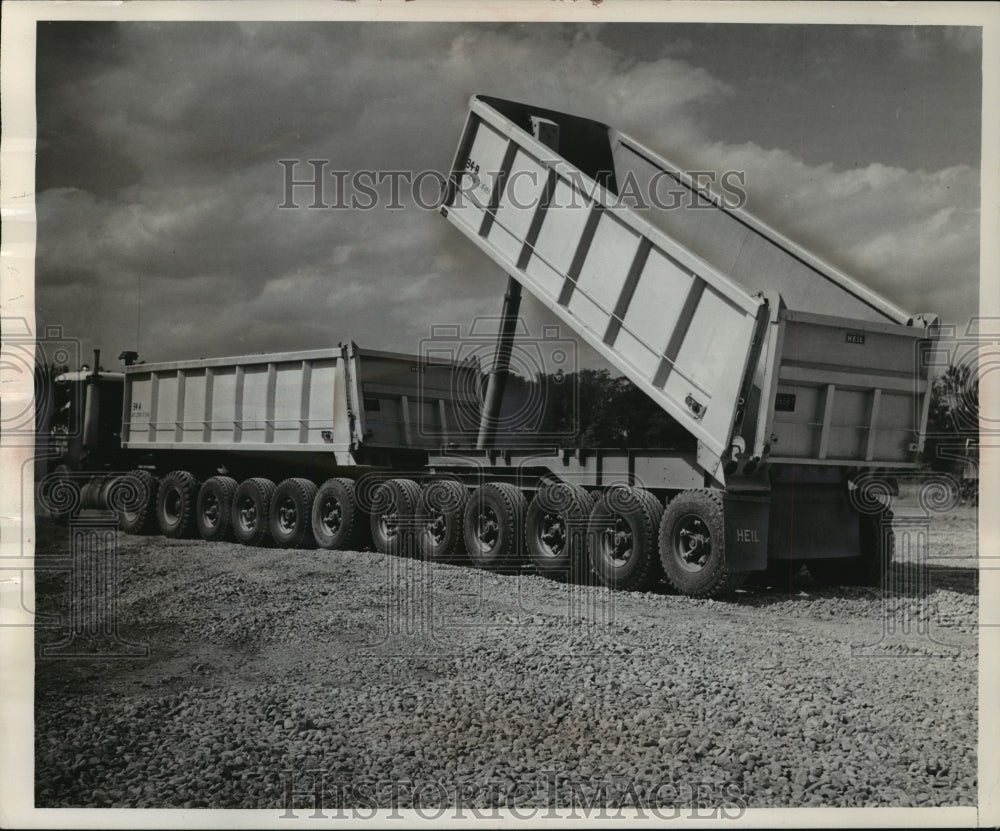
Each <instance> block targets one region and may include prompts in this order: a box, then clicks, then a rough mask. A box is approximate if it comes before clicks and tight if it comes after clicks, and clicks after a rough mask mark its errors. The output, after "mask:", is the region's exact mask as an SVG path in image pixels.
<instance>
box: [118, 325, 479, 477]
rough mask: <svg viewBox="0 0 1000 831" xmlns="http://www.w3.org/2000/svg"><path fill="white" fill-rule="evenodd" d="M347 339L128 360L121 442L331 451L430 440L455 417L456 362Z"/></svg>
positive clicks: (341, 454) (343, 454)
mask: <svg viewBox="0 0 1000 831" xmlns="http://www.w3.org/2000/svg"><path fill="white" fill-rule="evenodd" d="M465 371H473V372H478V370H477V369H475V368H473V369H469V368H468V367H464V366H462V367H456V366H452V365H449V364H446V363H442V362H437V363H436V364H433V365H432V364H429V363H427V362H426V361H424V360H423V359H421V358H419V357H417V356H415V355H404V354H399V353H395V352H380V351H376V350H373V349H359V348H358V347H357V346H355V345H354V344H350V345H349V346H343V347H337V348H333V349H315V350H311V351H308V352H281V353H270V354H258V355H242V356H237V357H228V358H207V359H200V360H193V361H173V362H170V363H155V364H137V365H135V366H130V367H127V368H126V370H125V397H124V417H123V428H122V446H123V447H125V448H129V449H133V450H163V449H171V450H215V451H240V452H247V451H250V452H255V451H256V452H261V451H277V450H280V451H284V452H293V451H294V452H302V453H337V454H338V459H341V460H342V461H341V463H342V464H351V463H352V462H351V456H350V453H349V451H353V450H356V449H357V448H359V447H360V446H362V445H364V446H365V447H368V448H372V447H374V448H431V447H434V448H436V447H439V446H440V444H442V442H443V441H444V440H446V439H447V436H448V429H449V425H450V426H451V428H452V429H454V425H455V424H456V423H457V421H458V413H457V411H456V408H457V407H458V406H459V405H458V404H457V403H456V400H457V399H456V389H457V388H458V387H459V385H458V384H457V383H456V375H455V373H456V372H465Z"/></svg>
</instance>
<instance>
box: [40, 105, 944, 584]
mask: <svg viewBox="0 0 1000 831" xmlns="http://www.w3.org/2000/svg"><path fill="white" fill-rule="evenodd" d="M664 183H665V184H666V185H667V186H668V188H669V189H670V191H671V193H672V196H673V197H676V196H677V195H678V194H680V195H681V196H682V197H683V198H681V199H679V200H678V199H676V198H672V199H671V200H670V201H669V203H667V202H664V201H662V200H659V199H655V198H652V197H653V195H654V194H655V193H662V186H663V185H664ZM658 188H659V189H660V190H659V191H658V190H657V189H658ZM643 192H645V194H646V195H647V197H648V198H646V199H645V200H643V199H641V198H640V199H636V194H637V193H638V194H639V195H640V197H641V195H642V194H643ZM440 211H441V214H442V215H443V216H444V217H446V218H447V220H448V221H449V222H451V223H452V224H453V225H454V226H455V227H456V228H457V229H458V230H459V231H461V232H462V233H463V234H464V235H465V236H467V237H468V238H469V239H470V240H471V241H472V242H473V243H474V244H475V245H477V246H478V247H479V248H480V249H481V250H482V251H483V252H484V253H485V254H486V255H487V256H488V257H489V258H491V259H492V260H493V261H494V262H496V263H497V264H498V265H499V266H500V267H501V269H502V271H503V272H505V273H506V275H507V276H508V283H507V293H506V295H505V300H504V310H503V316H502V320H501V325H500V330H499V334H498V336H497V342H496V350H495V360H494V365H493V367H492V370H491V371H490V372H489V373H488V374H487V373H485V372H484V371H483V370H482V369H481V367H480V366H479V364H471V363H469V362H467V361H457V360H453V359H451V358H441V357H440V354H439V353H438V352H437V351H435V350H434V349H433V342H432V341H433V339H430V340H431V346H430V347H428V348H426V349H423V348H422V351H421V353H420V354H418V355H412V356H408V355H398V354H393V353H380V352H372V351H366V350H361V349H358V347H356V346H355V345H354V344H348V345H346V346H345V345H342V346H341V347H338V348H337V349H334V350H325V351H324V350H320V351H315V352H304V353H285V354H274V355H260V356H246V357H240V358H225V359H215V360H201V361H186V362H181V363H171V364H166V363H163V364H134V363H133V364H132V365H130V366H126V367H125V371H124V374H123V377H122V380H121V383H120V385H119V386H120V387H121V390H120V396H121V406H122V412H123V417H122V421H121V432H120V437H119V439H118V442H117V444H116V445H115V446H114V447H113V448H112V450H111V451H109V452H107V453H104V452H102V450H101V448H100V447H97V446H96V444H95V443H98V444H99V443H100V441H99V440H98V439H97V438H96V437H97V436H99V435H100V436H102V437H103V440H102V441H103V442H104V444H105V445H106V444H107V430H106V429H105V430H104V431H103V432H101V431H100V430H97V429H96V428H95V427H92V426H91V425H90V422H87V423H85V424H83V425H82V427H81V433H82V435H83V436H84V437H85V440H84V445H87V439H86V437H87V436H88V435H89V436H91V439H90V445H89V446H87V447H85V448H84V450H85V451H86V452H85V454H84V455H85V457H86V459H85V461H84V462H83V463H82V464H81V463H79V462H78V463H77V464H76V467H81V468H83V470H82V471H80V472H78V473H76V474H74V475H76V476H77V477H78V478H79V477H80V476H84V477H85V476H86V473H87V469H90V470H93V469H94V468H99V467H101V466H102V465H103V467H104V468H106V469H109V468H110V467H118V468H121V467H122V466H123V465H126V464H127V465H129V466H133V467H134V470H133V471H132V472H131V473H130V474H128V475H124V476H123V475H120V474H115V475H112V474H111V473H110V472H109V473H105V474H104V478H103V479H102V480H101V482H102V483H103V484H102V485H100V486H96V485H94V484H93V481H91V482H90V483H89V485H88V487H89V491H88V493H89V494H91V496H90V499H91V501H92V502H94V501H96V502H99V503H101V504H104V505H106V506H110V507H112V508H113V509H115V510H117V511H118V513H119V517H120V521H121V524H122V527H123V528H124V529H125V530H128V531H139V530H143V529H146V528H149V527H151V525H152V524H154V522H155V526H156V527H159V529H160V530H161V531H162V532H163V533H165V534H167V535H171V536H177V535H183V534H188V533H191V532H192V530H193V529H197V531H198V532H199V533H200V534H201V536H202V537H204V538H206V539H226V538H229V537H230V536H234V537H235V538H236V539H237V540H239V541H241V542H244V543H247V544H262V543H265V542H269V541H273V542H274V543H277V544H279V545H284V546H301V545H314V544H315V545H318V546H320V547H325V548H344V547H349V546H357V545H362V544H364V543H365V538H366V537H370V542H371V543H372V544H373V545H374V546H375V547H377V548H378V549H379V550H382V551H386V552H390V553H419V554H420V555H421V556H424V557H428V558H434V559H439V558H446V557H456V556H462V555H464V556H467V557H468V559H469V560H470V561H471V562H472V563H473V564H474V565H477V566H480V567H484V568H493V569H499V570H511V569H517V568H520V567H521V566H522V565H524V564H526V563H528V564H532V565H533V566H534V567H535V568H536V569H537V570H538V571H539V572H541V573H544V574H549V575H552V576H560V577H574V576H575V577H577V578H579V577H585V576H593V577H595V578H596V579H597V580H599V581H600V582H601V583H604V584H606V585H609V586H613V587H616V588H623V589H642V588H646V587H649V586H651V585H653V584H654V583H655V582H657V581H658V580H660V579H661V578H662V577H664V576H665V577H666V578H667V580H668V581H669V582H670V583H671V584H672V585H673V586H675V587H676V588H677V589H678V590H680V591H681V592H684V593H688V594H693V595H701V596H716V595H720V594H725V593H727V592H731V591H733V590H734V589H736V588H737V587H738V586H739V585H740V584H741V583H742V582H743V580H744V579H745V578H746V576H747V575H748V574H750V573H753V572H760V571H765V570H768V569H772V570H774V569H777V570H779V571H780V570H781V569H782V568H783V567H787V566H789V565H790V564H792V563H801V562H806V563H808V565H809V568H810V571H811V572H812V573H813V575H814V576H815V577H816V578H817V579H819V580H821V581H824V582H859V581H868V582H871V581H877V580H878V579H879V575H880V574H881V573H882V571H883V570H884V568H885V567H886V564H887V562H888V561H889V560H890V559H891V549H892V536H891V529H890V527H889V513H888V511H887V501H886V499H885V498H884V497H885V493H886V491H885V489H884V488H883V487H882V486H881V484H879V483H881V482H882V481H884V480H885V479H886V478H891V475H892V474H893V473H894V472H899V471H903V470H907V469H912V468H914V467H915V466H916V465H917V464H918V463H919V461H920V453H921V451H922V442H923V435H924V431H925V427H926V419H927V410H928V404H929V395H930V378H929V375H928V372H929V370H927V369H923V367H925V366H926V365H927V363H926V362H923V361H922V359H921V355H922V353H923V350H925V349H927V348H929V346H930V345H932V344H933V342H934V339H935V338H936V336H937V322H936V319H935V318H933V317H932V316H928V315H923V316H914V315H910V314H908V313H906V312H904V311H903V310H901V309H899V308H897V307H896V306H895V305H893V304H892V303H890V302H889V301H888V300H886V299H884V298H882V297H880V296H878V295H877V294H876V293H875V292H873V291H871V290H870V289H868V288H866V287H865V286H863V285H861V284H860V283H859V282H857V281H855V280H853V279H852V278H850V277H849V276H847V275H845V274H843V273H842V272H840V271H839V270H837V269H835V268H833V267H832V266H830V265H828V264H827V263H825V262H823V261H822V260H820V259H819V258H817V257H815V256H814V255H812V254H810V253H809V252H807V251H806V250H804V249H803V248H801V247H800V246H797V245H796V244H794V243H793V242H791V241H790V240H788V239H786V238H785V237H784V236H782V235H781V234H779V233H778V232H776V231H775V230H774V229H772V228H770V227H769V226H768V225H766V224H765V223H763V222H761V221H760V220H758V219H757V218H755V217H754V216H752V215H751V214H750V213H749V212H747V211H746V210H744V209H743V208H741V207H739V206H733V205H729V204H727V203H726V201H724V200H723V199H722V198H720V197H718V196H717V195H715V194H713V193H712V192H710V191H706V190H704V189H703V188H701V187H699V185H698V183H697V182H695V181H693V180H692V179H691V177H689V176H688V175H687V174H686V173H685V172H684V171H682V170H681V169H679V168H678V167H677V166H675V165H673V164H671V163H670V162H668V161H667V160H665V159H664V158H662V157H661V156H659V155H657V154H656V153H655V152H654V151H652V150H650V149H649V148H646V147H644V146H643V145H641V144H640V143H638V142H636V141H635V140H633V139H631V138H630V137H628V136H626V135H624V134H623V133H621V132H619V131H617V130H615V129H613V128H610V127H608V126H607V125H604V124H601V123H599V122H596V121H592V120H589V119H583V118H579V117H577V116H571V115H567V114H564V113H559V112H556V111H552V110H548V109H543V108H538V107H534V106H531V105H527V104H521V103H517V102H511V101H504V100H501V99H495V98H488V97H481V96H477V97H475V98H474V99H473V100H472V102H471V104H470V108H469V112H468V116H467V119H466V123H465V127H464V129H463V131H462V135H461V138H460V141H459V145H458V149H457V152H456V155H455V158H454V162H453V165H452V171H451V175H450V178H449V180H448V187H447V191H446V193H445V195H444V198H443V200H442V203H441V206H440ZM522 289H526V290H527V291H529V292H530V293H531V295H533V296H534V298H535V299H536V300H537V301H538V302H540V303H541V304H542V305H543V306H544V307H545V308H547V309H548V310H549V311H550V312H551V313H552V314H553V315H554V316H555V317H556V318H557V319H558V320H559V321H561V323H562V324H563V325H564V326H565V327H566V328H567V329H568V330H569V331H571V332H572V333H573V334H574V335H575V336H576V337H578V338H580V339H582V340H583V341H585V342H586V343H587V344H589V346H591V347H592V348H593V349H594V350H596V352H597V353H598V354H600V355H601V356H602V357H603V358H604V360H606V361H607V362H608V363H609V364H610V365H612V366H613V367H615V368H616V369H617V370H618V371H620V372H621V373H622V374H623V375H624V376H625V377H627V378H628V379H629V380H630V381H631V382H632V383H634V384H635V385H636V386H637V387H638V388H639V389H640V390H642V391H643V392H644V393H645V394H646V395H647V396H649V398H650V399H651V400H652V401H654V402H655V403H656V404H657V405H658V406H659V407H660V408H662V410H663V411H664V412H665V413H666V414H667V415H669V416H670V417H671V418H672V419H673V420H674V422H676V423H677V424H678V425H679V426H680V428H681V429H682V431H683V435H685V436H686V437H687V439H688V440H687V441H683V442H680V443H678V445H677V446H673V447H669V448H667V447H663V448H652V449H650V448H635V449H631V450H617V449H607V448H589V449H579V448H566V447H561V446H546V447H543V446H539V445H538V442H530V441H525V442H523V446H518V445H517V443H516V442H515V443H512V442H511V440H510V436H506V437H505V438H504V440H503V441H500V440H499V436H498V430H500V429H501V428H502V424H503V417H502V416H503V409H502V407H503V400H504V381H505V379H506V378H507V374H508V373H507V370H508V362H509V360H510V355H511V351H512V349H513V346H514V339H515V333H516V331H517V316H518V307H519V302H520V297H521V291H522ZM96 365H97V363H96V362H95V366H96ZM94 376H97V377H90V378H88V379H87V385H88V395H87V396H82V399H86V400H88V401H90V400H91V399H94V403H93V404H92V406H91V408H90V409H88V410H87V411H86V412H85V414H84V415H85V416H86V417H87V418H89V419H90V420H91V421H93V418H94V413H95V412H97V410H98V407H97V403H96V401H97V398H98V395H97V393H96V391H95V392H92V393H91V392H90V388H91V387H95V388H96V387H97V386H98V385H99V384H100V383H105V386H109V388H114V387H116V384H115V383H114V382H112V383H110V385H109V384H108V382H102V381H101V380H100V377H99V376H100V373H98V372H96V371H95V373H94ZM78 380H79V379H78ZM470 391H471V394H470ZM109 400H111V401H116V400H117V399H115V398H114V396H113V395H112V394H110V393H109ZM470 408H472V409H474V410H476V412H474V413H472V415H473V416H474V418H473V419H472V421H474V422H475V429H470V427H469V423H470V418H469V416H470V412H469V411H470ZM85 420H86V419H85ZM88 430H89V431H90V432H89V433H88ZM61 475H62V480H61V481H63V482H65V481H67V478H68V474H67V470H66V468H63V469H62V471H61ZM69 478H71V477H69ZM873 483H875V485H874V486H873ZM49 484H50V485H51V482H50V483H49ZM95 494H96V496H95Z"/></svg>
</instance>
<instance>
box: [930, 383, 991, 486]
mask: <svg viewBox="0 0 1000 831" xmlns="http://www.w3.org/2000/svg"><path fill="white" fill-rule="evenodd" d="M978 444H979V374H978V372H977V371H976V367H975V366H973V365H971V364H955V365H952V366H949V367H948V369H947V370H946V371H945V372H944V373H943V374H942V375H941V376H939V377H938V378H937V379H936V380H935V381H934V384H933V386H932V387H931V401H930V408H929V411H928V415H927V440H926V442H925V445H924V458H925V460H926V462H927V464H928V465H929V466H930V467H931V468H932V469H933V470H940V471H948V472H952V473H959V474H961V472H962V469H963V468H964V466H965V463H966V460H967V454H968V452H974V453H975V455H976V458H978Z"/></svg>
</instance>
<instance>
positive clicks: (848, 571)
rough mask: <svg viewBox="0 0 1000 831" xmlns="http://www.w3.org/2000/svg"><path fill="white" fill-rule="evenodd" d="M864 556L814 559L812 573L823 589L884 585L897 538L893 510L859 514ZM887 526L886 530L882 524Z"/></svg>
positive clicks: (810, 572)
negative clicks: (894, 529)
mask: <svg viewBox="0 0 1000 831" xmlns="http://www.w3.org/2000/svg"><path fill="white" fill-rule="evenodd" d="M858 523H859V528H858V531H859V536H860V541H861V554H860V555H859V556H857V557H836V558H831V559H825V560H812V561H810V562H809V563H808V564H807V568H808V569H809V574H810V575H811V576H812V578H813V580H815V581H816V583H818V584H819V585H820V586H881V585H882V581H883V578H884V575H885V574H886V572H888V570H889V569H890V568H891V567H892V559H893V556H894V553H895V548H896V537H895V534H894V533H893V531H892V525H891V523H892V511H889V510H886V511H883V512H882V513H880V514H859V515H858ZM883 523H886V524H887V525H888V527H887V528H886V529H885V531H884V535H883V529H882V524H883Z"/></svg>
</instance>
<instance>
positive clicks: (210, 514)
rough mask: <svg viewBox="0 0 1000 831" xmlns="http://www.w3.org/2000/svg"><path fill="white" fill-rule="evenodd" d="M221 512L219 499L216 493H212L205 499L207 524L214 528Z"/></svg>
mask: <svg viewBox="0 0 1000 831" xmlns="http://www.w3.org/2000/svg"><path fill="white" fill-rule="evenodd" d="M220 513H221V507H220V505H219V500H218V499H217V498H216V497H215V494H210V495H209V496H207V497H206V499H205V510H204V511H202V516H203V517H204V519H205V524H206V525H208V526H209V527H210V528H214V527H215V526H216V525H218V523H219V514H220Z"/></svg>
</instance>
